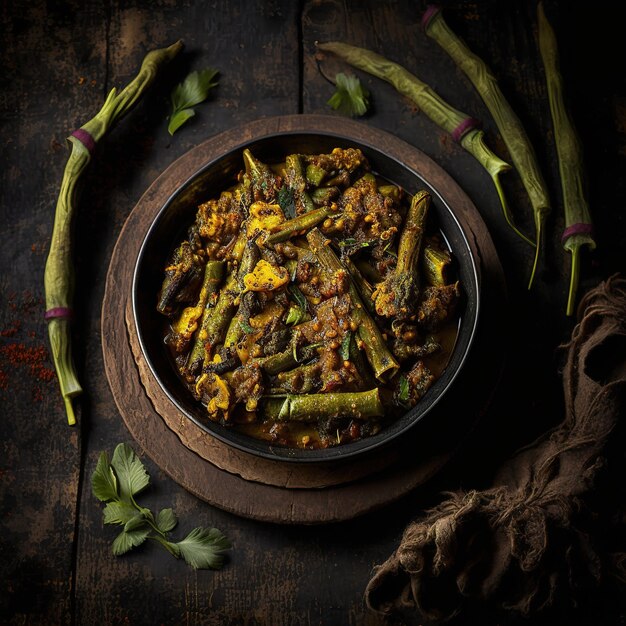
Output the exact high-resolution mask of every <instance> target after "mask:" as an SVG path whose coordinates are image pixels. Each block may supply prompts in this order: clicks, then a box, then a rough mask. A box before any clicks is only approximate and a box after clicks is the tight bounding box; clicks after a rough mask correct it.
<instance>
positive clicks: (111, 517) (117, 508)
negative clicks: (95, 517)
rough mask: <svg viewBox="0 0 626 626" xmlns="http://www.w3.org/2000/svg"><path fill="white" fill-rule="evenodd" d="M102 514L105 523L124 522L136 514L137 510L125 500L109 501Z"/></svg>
mask: <svg viewBox="0 0 626 626" xmlns="http://www.w3.org/2000/svg"><path fill="white" fill-rule="evenodd" d="M102 514H103V517H104V523H105V524H126V522H128V520H130V519H132V518H133V517H135V515H137V510H136V509H135V508H134V507H133V506H131V505H130V504H126V502H109V503H108V504H107V505H106V506H105V507H104V511H103V512H102Z"/></svg>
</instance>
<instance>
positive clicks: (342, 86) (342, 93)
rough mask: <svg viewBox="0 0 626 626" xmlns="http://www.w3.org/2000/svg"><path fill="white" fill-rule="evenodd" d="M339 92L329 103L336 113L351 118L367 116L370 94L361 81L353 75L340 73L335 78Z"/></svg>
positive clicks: (337, 91)
mask: <svg viewBox="0 0 626 626" xmlns="http://www.w3.org/2000/svg"><path fill="white" fill-rule="evenodd" d="M335 85H336V87H337V90H336V91H335V93H334V94H333V95H332V96H331V98H330V100H329V101H328V102H327V104H329V105H330V106H331V107H332V108H333V109H335V111H339V113H342V114H343V115H348V116H350V117H360V116H361V115H365V113H366V112H367V109H368V107H369V102H368V98H369V95H370V94H369V92H368V91H367V89H365V87H363V85H361V81H360V80H359V79H358V78H357V77H356V76H352V75H346V74H343V73H339V74H337V75H336V76H335Z"/></svg>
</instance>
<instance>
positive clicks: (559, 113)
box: [537, 2, 596, 315]
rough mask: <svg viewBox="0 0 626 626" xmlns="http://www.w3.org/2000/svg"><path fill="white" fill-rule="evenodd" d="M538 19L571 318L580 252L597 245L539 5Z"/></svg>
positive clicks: (551, 38) (550, 34) (552, 43)
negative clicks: (566, 254) (569, 257)
mask: <svg viewBox="0 0 626 626" xmlns="http://www.w3.org/2000/svg"><path fill="white" fill-rule="evenodd" d="M537 20H538V26H539V31H538V32H539V50H540V52H541V58H542V60H543V65H544V69H545V73H546V83H547V86H548V99H549V101H550V112H551V114H552V123H553V126H554V143H555V144H556V150H557V156H558V160H559V174H560V176H561V191H562V193H563V208H564V210H565V231H564V233H563V237H562V242H563V247H564V248H565V250H567V251H568V252H569V253H570V254H571V255H572V267H571V272H570V285H569V293H568V298H567V309H566V312H567V315H573V313H574V305H575V303H576V291H577V289H578V280H579V272H580V268H579V266H580V250H581V248H582V247H583V246H587V247H588V248H589V249H591V250H593V249H594V248H595V247H596V242H595V240H594V239H593V225H592V222H591V214H590V212H589V204H588V203H587V199H586V197H585V191H584V190H585V184H584V174H583V154H582V147H581V145H580V140H579V139H578V135H577V134H576V130H575V129H574V124H573V123H572V120H571V119H570V116H569V114H568V112H567V108H566V106H565V101H564V98H563V79H562V77H561V73H560V71H559V52H558V47H557V42H556V37H555V35H554V31H553V30H552V27H551V26H550V22H548V19H547V18H546V15H545V13H544V10H543V4H542V3H541V2H540V3H539V4H538V6H537Z"/></svg>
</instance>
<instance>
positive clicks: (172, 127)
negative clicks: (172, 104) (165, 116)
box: [167, 109, 196, 135]
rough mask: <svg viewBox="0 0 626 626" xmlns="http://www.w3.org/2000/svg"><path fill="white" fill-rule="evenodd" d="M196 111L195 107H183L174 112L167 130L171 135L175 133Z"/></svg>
mask: <svg viewBox="0 0 626 626" xmlns="http://www.w3.org/2000/svg"><path fill="white" fill-rule="evenodd" d="M195 114H196V112H195V111H194V110H193V109H181V110H180V111H176V112H174V113H172V116H171V117H170V123H169V124H168V126H167V130H168V131H169V133H170V135H173V134H174V133H175V132H176V131H177V130H178V129H179V128H180V127H181V126H182V125H183V124H184V123H185V122H186V121H187V120H188V119H191V118H192V117H193V116H194V115H195Z"/></svg>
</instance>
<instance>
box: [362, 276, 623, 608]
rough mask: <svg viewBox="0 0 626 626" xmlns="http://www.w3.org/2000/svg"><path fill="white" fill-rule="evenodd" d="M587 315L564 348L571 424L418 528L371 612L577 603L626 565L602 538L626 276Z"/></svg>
mask: <svg viewBox="0 0 626 626" xmlns="http://www.w3.org/2000/svg"><path fill="white" fill-rule="evenodd" d="M578 319H579V321H578V324H577V325H576V327H575V329H574V331H573V333H572V337H571V341H570V342H569V343H568V344H567V345H566V346H564V348H565V349H566V351H567V358H566V363H565V368H564V371H563V388H564V393H565V416H564V419H563V421H562V422H561V423H560V424H559V425H558V426H557V427H556V428H555V429H553V430H552V431H550V432H548V433H546V434H545V435H544V436H543V437H542V438H540V439H539V440H538V441H536V442H535V443H534V444H533V445H532V446H529V447H526V448H524V449H523V450H522V451H520V452H519V453H518V454H517V455H516V456H514V457H513V458H512V459H511V460H509V461H508V462H507V463H506V464H505V465H503V466H502V467H501V468H500V470H499V471H498V473H497V475H496V477H495V479H494V484H493V487H491V488H490V489H487V490H485V491H470V492H456V493H449V494H446V498H447V499H446V500H445V501H444V502H442V503H441V504H440V505H439V506H437V507H436V508H435V509H433V510H431V511H428V512H427V513H426V516H425V517H424V518H423V519H420V520H418V521H415V522H413V523H411V524H410V525H409V526H408V527H407V528H406V530H405V532H404V535H403V537H402V540H401V542H400V545H399V547H398V549H397V550H396V552H395V553H394V554H393V555H392V556H391V557H390V558H389V559H388V560H387V561H386V562H385V563H383V564H382V565H381V566H380V567H378V568H377V570H376V572H375V574H374V576H373V578H372V580H371V581H370V583H369V584H368V586H367V589H366V593H365V599H366V602H367V605H368V606H369V607H370V608H371V609H373V610H375V611H377V612H379V613H386V614H391V613H394V612H397V611H400V612H403V611H406V610H407V609H415V610H417V611H419V612H420V614H421V616H422V618H423V619H425V620H441V619H448V618H450V617H452V616H454V615H455V614H457V613H458V612H459V611H462V610H463V607H464V604H465V603H466V601H467V600H468V599H472V600H473V601H478V602H480V603H484V604H485V606H487V605H489V606H490V607H497V608H505V609H511V610H515V611H518V612H520V613H522V614H524V615H529V614H533V613H535V612H539V611H541V610H542V609H545V608H547V607H551V606H555V605H558V604H560V603H570V604H571V603H572V602H573V601H575V599H576V597H577V596H579V595H580V594H581V593H582V592H583V590H588V589H590V588H593V587H594V586H597V585H598V584H599V582H600V580H601V578H602V575H603V570H604V568H605V567H606V563H607V562H608V561H609V560H610V559H612V562H613V563H614V564H615V563H617V564H618V566H620V567H621V569H622V571H623V569H624V568H623V566H624V563H625V562H626V561H625V559H624V558H623V555H612V556H611V557H609V555H603V554H601V553H600V552H599V551H598V550H597V548H596V547H595V546H594V543H593V541H592V539H591V538H592V536H594V531H595V530H597V529H595V528H594V520H595V519H596V518H597V515H596V514H595V511H594V510H593V497H592V492H593V489H594V484H595V482H596V481H597V480H599V476H600V475H601V471H600V470H601V469H602V468H603V467H604V466H605V464H606V463H607V461H608V460H609V459H608V455H609V454H610V452H609V451H610V448H611V446H610V445H609V444H610V439H611V436H612V434H613V433H614V431H615V427H616V425H617V422H618V420H619V417H620V414H622V415H623V416H624V417H626V415H624V409H625V408H626V402H625V401H624V398H625V395H626V394H625V390H626V280H625V279H623V278H621V277H619V276H613V277H612V278H610V279H608V280H607V281H605V282H603V283H601V284H600V285H599V286H598V287H596V288H595V289H593V290H592V291H590V292H589V293H588V294H587V295H586V296H585V298H584V299H583V301H582V302H581V304H580V307H579V316H578ZM616 505H617V503H616ZM620 563H621V565H619V564H620Z"/></svg>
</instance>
